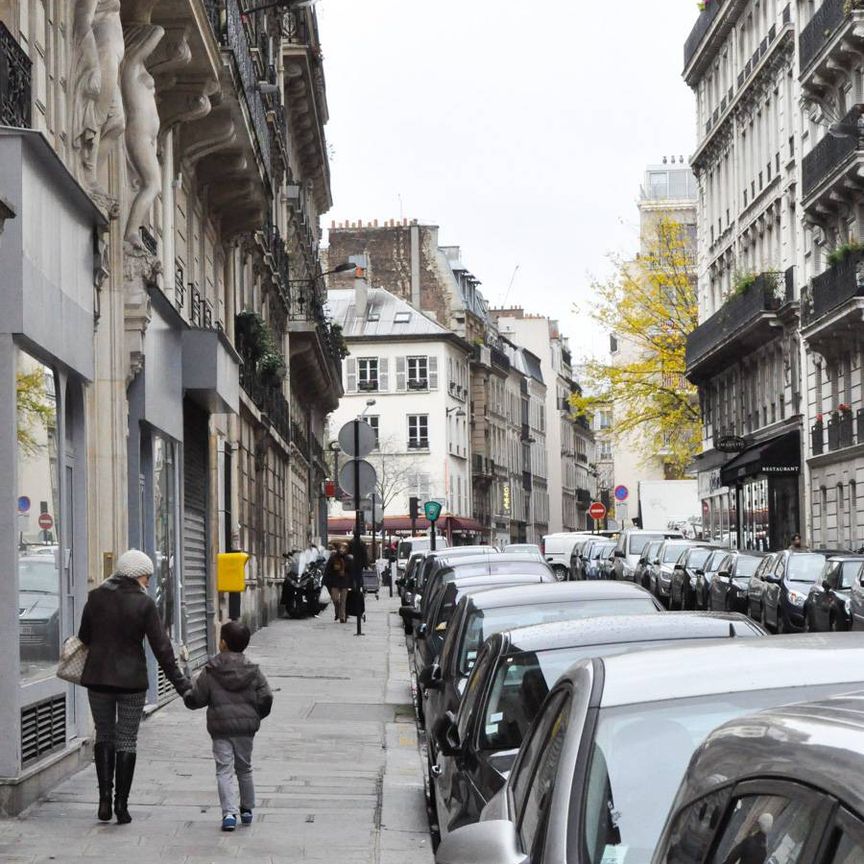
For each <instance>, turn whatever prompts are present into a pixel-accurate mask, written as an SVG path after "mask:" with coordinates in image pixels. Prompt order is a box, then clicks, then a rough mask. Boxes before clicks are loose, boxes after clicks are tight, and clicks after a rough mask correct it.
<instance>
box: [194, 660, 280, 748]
mask: <svg viewBox="0 0 864 864" xmlns="http://www.w3.org/2000/svg"><path fill="white" fill-rule="evenodd" d="M183 701H184V702H185V703H186V707H187V708H193V709H194V708H204V707H206V708H207V731H208V732H209V733H210V735H211V736H212V737H213V738H230V737H232V736H234V735H254V734H255V733H256V732H257V731H258V729H259V728H260V726H261V720H262V719H263V718H264V717H266V716H267V715H268V714H269V713H270V709H271V708H272V707H273V694H272V693H271V692H270V686H269V685H268V684H267V679H266V678H265V677H264V675H263V673H262V672H261V670H260V669H259V668H258V666H257V664H255V663H251V662H250V661H249V660H248V659H247V658H246V656H245V655H244V654H240V653H235V652H233V651H222V652H220V653H219V654H217V655H216V656H215V657H211V658H210V659H209V660H208V661H207V665H206V666H205V667H204V668H203V669H202V670H201V673H200V674H199V675H198V677H197V678H196V679H195V682H194V683H193V685H192V689H191V690H190V691H189V692H188V693H186V694H185V695H184V697H183Z"/></svg>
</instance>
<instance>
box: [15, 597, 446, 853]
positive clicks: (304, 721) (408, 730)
mask: <svg viewBox="0 0 864 864" xmlns="http://www.w3.org/2000/svg"><path fill="white" fill-rule="evenodd" d="M397 608H398V602H397V599H396V598H394V599H393V600H390V599H389V598H388V597H387V596H386V594H384V595H382V598H381V600H380V601H378V602H376V601H375V599H374V598H370V600H369V603H368V605H367V610H368V611H367V621H366V624H365V625H364V633H365V635H364V636H362V637H360V638H358V637H356V636H355V635H354V630H355V628H354V624H353V621H352V622H351V623H349V624H345V625H340V624H336V623H334V622H333V620H332V611H331V609H332V607H329V606H328V607H327V608H326V609H325V610H324V611H323V612H322V613H321V616H320V617H319V618H317V619H315V618H308V619H305V620H301V621H288V620H278V621H275V622H273V623H272V624H271V625H270V626H269V627H266V628H264V629H262V630H260V631H258V632H257V633H256V634H255V635H254V637H253V640H252V644H251V645H250V647H249V649H248V653H249V656H250V657H251V658H252V659H253V660H255V661H256V662H259V663H260V664H261V667H262V670H263V671H264V673H265V675H266V676H267V677H268V679H269V681H270V684H271V687H272V688H273V690H274V705H273V713H272V714H271V715H270V717H269V718H268V719H267V720H265V721H264V723H263V724H262V727H261V731H260V732H259V733H258V735H257V736H256V739H255V753H254V757H253V764H254V767H255V783H256V791H257V796H258V807H257V809H256V811H255V821H254V823H253V824H252V825H251V826H250V827H243V828H238V830H237V831H235V832H234V833H233V834H223V833H222V832H220V830H219V824H220V819H221V813H220V811H219V804H218V799H217V797H216V781H215V776H214V768H213V759H212V756H211V754H210V738H209V736H208V735H207V732H206V729H205V723H204V716H205V712H204V711H197V712H194V713H193V712H190V711H188V710H187V709H186V708H185V707H184V706H183V703H182V702H181V701H180V700H179V699H175V700H173V701H172V702H171V703H170V704H169V705H168V706H167V707H165V708H163V709H160V710H158V711H156V712H155V713H153V714H152V715H151V716H150V717H149V718H147V719H146V720H145V721H144V723H143V724H142V727H141V734H140V737H139V742H138V765H137V769H136V775H135V784H134V787H133V790H132V795H131V798H130V812H131V813H132V818H133V822H132V824H131V825H128V826H123V827H118V826H117V825H116V824H113V823H108V824H100V823H99V822H97V821H96V803H97V797H98V796H97V789H96V775H95V771H94V769H93V767H92V766H91V767H88V768H87V769H86V770H84V771H81V772H80V773H78V774H76V775H75V776H73V777H71V778H70V779H68V780H67V781H66V782H65V783H62V784H61V785H59V786H57V787H56V788H55V789H54V791H53V792H52V793H51V794H50V795H49V796H48V797H47V798H46V799H45V800H44V801H43V802H40V803H37V804H35V805H33V806H32V807H30V808H29V809H28V810H26V811H25V812H24V813H22V814H21V815H20V816H19V817H18V818H15V819H9V820H5V821H2V822H0V860H2V861H3V862H4V864H25V862H26V864H36V862H46V861H61V862H63V864H76V862H79V861H82V862H83V861H88V862H106V864H107V862H112V864H113V862H117V861H120V860H122V861H124V862H126V864H137V862H154V861H164V862H170V864H207V862H213V861H222V860H225V859H228V860H238V861H243V862H245V864H271V862H277V861H279V862H284V861H339V862H342V864H361V862H362V864H379V862H380V864H397V862H399V864H401V862H405V861H411V862H412V864H413V862H418V864H422V862H429V861H431V860H432V853H431V843H430V837H429V831H428V820H427V817H426V811H425V802H424V796H423V780H422V773H421V762H420V758H419V754H418V750H417V732H416V726H415V720H414V715H413V710H412V708H411V693H410V684H409V677H408V660H407V654H406V651H405V639H404V636H403V634H402V632H401V627H400V619H399V617H398V615H396V614H395V612H396V609H397Z"/></svg>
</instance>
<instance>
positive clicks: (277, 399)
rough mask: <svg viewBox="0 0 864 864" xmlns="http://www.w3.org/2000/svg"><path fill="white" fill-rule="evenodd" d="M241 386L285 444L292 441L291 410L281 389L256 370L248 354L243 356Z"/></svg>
mask: <svg viewBox="0 0 864 864" xmlns="http://www.w3.org/2000/svg"><path fill="white" fill-rule="evenodd" d="M241 357H242V358H243V362H242V363H241V365H240V386H241V387H242V388H243V390H244V391H245V392H246V393H247V394H248V396H249V398H250V399H251V400H252V402H253V404H254V405H255V407H256V408H257V409H258V410H259V411H261V413H262V414H265V415H266V416H267V419H268V420H269V421H270V423H271V424H272V425H273V428H274V429H275V430H276V431H277V432H278V433H279V435H281V436H282V439H283V440H284V441H285V442H289V441H291V420H290V415H291V409H290V407H289V405H288V400H287V399H286V398H285V396H284V394H283V393H282V389H281V387H275V386H273V382H272V381H271V380H265V379H264V378H263V377H262V376H261V375H259V374H258V373H257V371H256V369H255V361H254V360H252V359H251V358H250V357H249V355H248V354H241Z"/></svg>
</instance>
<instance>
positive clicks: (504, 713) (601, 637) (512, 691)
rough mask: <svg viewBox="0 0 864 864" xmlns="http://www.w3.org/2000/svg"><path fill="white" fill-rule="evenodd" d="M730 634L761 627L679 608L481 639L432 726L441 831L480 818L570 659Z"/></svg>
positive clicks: (525, 629) (760, 632)
mask: <svg viewBox="0 0 864 864" xmlns="http://www.w3.org/2000/svg"><path fill="white" fill-rule="evenodd" d="M730 624H732V627H730V626H729V625H730ZM732 634H734V635H735V636H739V637H742V636H743V637H753V636H763V635H765V631H764V630H763V629H762V628H761V627H759V626H758V625H757V624H756V623H755V622H752V621H750V620H749V619H748V618H746V617H745V616H743V615H724V614H717V615H711V614H708V613H685V614H681V615H653V614H652V615H627V616H619V617H612V616H600V617H597V618H584V619H581V620H577V621H566V622H556V623H554V624H537V625H535V626H533V627H520V628H518V629H516V630H509V631H505V632H503V633H498V634H496V635H495V636H492V637H491V638H489V639H487V640H486V643H485V644H484V645H483V648H482V650H481V651H480V654H479V656H478V658H477V664H476V665H475V667H474V669H473V671H472V672H471V675H470V677H469V678H468V683H467V685H466V687H465V695H464V696H463V698H462V701H461V703H460V705H459V711H458V713H457V714H455V715H454V714H453V713H448V714H446V715H445V716H444V718H443V719H442V720H441V721H440V722H439V724H438V726H437V728H436V729H435V730H434V731H433V734H434V735H435V738H436V745H437V753H438V761H437V763H436V764H435V765H433V766H432V772H431V777H432V791H433V793H434V794H433V796H432V797H433V800H434V802H435V805H436V810H437V816H438V828H439V831H440V834H441V836H445V835H446V834H448V833H449V832H450V831H452V830H453V829H455V828H459V827H460V826H462V825H467V824H469V823H471V822H476V821H477V820H478V819H479V818H480V813H481V811H482V810H483V807H485V806H486V803H487V802H488V801H489V799H490V798H491V797H492V796H493V795H494V794H495V793H496V792H497V791H498V790H499V789H500V788H501V787H502V786H503V785H504V782H505V781H506V779H507V773H508V772H509V770H510V768H511V767H512V764H513V760H514V759H515V758H516V754H517V752H518V750H519V746H520V745H521V743H522V739H523V737H524V736H525V733H526V732H527V730H528V727H529V726H530V724H531V722H532V720H533V719H534V717H535V715H536V714H537V711H538V710H539V709H540V705H541V703H542V701H543V699H545V697H546V695H547V694H548V693H549V690H551V689H552V687H553V686H554V684H555V682H556V681H557V680H558V678H559V677H560V676H561V675H562V674H563V673H564V672H566V671H567V669H569V668H570V666H572V665H573V664H574V663H576V662H577V661H579V660H583V659H585V658H586V657H608V656H611V655H613V654H622V653H624V652H629V651H638V650H644V649H646V648H657V647H662V646H669V645H671V644H673V643H674V644H676V645H677V644H681V645H688V644H692V643H694V642H696V641H698V640H704V639H718V638H728V637H729V636H730V635H732Z"/></svg>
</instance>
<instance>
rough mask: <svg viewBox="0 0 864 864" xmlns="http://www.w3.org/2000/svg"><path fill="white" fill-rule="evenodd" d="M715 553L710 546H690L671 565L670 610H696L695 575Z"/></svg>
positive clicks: (714, 549)
mask: <svg viewBox="0 0 864 864" xmlns="http://www.w3.org/2000/svg"><path fill="white" fill-rule="evenodd" d="M716 551H717V550H716V548H714V547H711V546H701V545H700V546H691V547H690V548H689V549H687V550H686V551H685V552H684V554H683V555H682V556H681V557H680V558H679V559H678V560H677V561H676V562H675V563H674V564H673V566H672V580H671V582H670V583H669V608H670V609H682V610H684V609H695V608H696V573H697V571H701V570H702V568H703V567H704V566H705V563H706V562H707V561H708V559H709V558H710V557H711V556H712V555H713V554H714V552H716Z"/></svg>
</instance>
